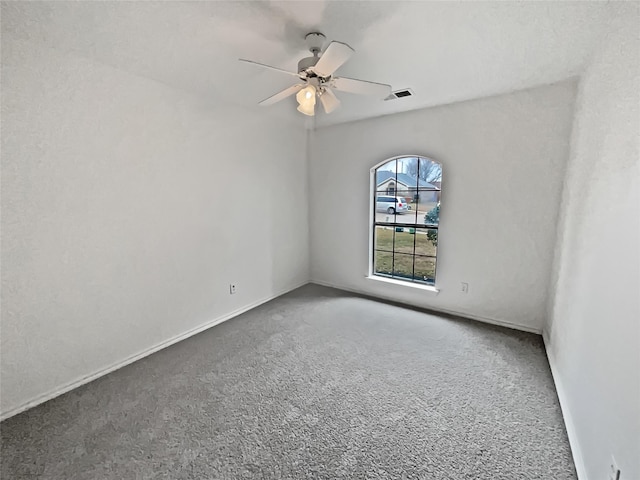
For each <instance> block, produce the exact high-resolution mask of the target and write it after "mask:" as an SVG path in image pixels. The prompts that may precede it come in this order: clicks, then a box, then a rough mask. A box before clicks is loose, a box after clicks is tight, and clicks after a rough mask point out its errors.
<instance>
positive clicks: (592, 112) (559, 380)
mask: <svg viewBox="0 0 640 480" xmlns="http://www.w3.org/2000/svg"><path fill="white" fill-rule="evenodd" d="M616 8H617V9H618V12H617V15H616V16H615V17H614V18H613V19H612V22H611V26H610V27H611V31H610V34H609V35H608V36H607V37H606V38H605V39H604V40H603V42H602V44H601V48H600V50H599V51H598V52H597V54H596V55H595V57H594V60H593V63H592V65H591V66H590V67H589V68H588V70H587V72H586V73H585V75H584V77H583V79H582V81H581V84H580V92H579V95H578V101H577V114H576V119H575V127H574V136H573V142H572V152H571V160H570V163H569V170H568V175H567V184H566V187H565V194H564V196H563V212H564V214H563V218H562V221H561V224H560V225H561V226H560V230H559V231H560V233H561V235H560V237H559V246H558V257H557V262H556V268H555V279H556V282H555V285H554V286H555V288H554V291H556V292H557V293H556V295H555V297H554V298H553V299H552V302H551V307H552V308H551V312H552V315H551V319H552V322H551V323H550V325H549V326H547V327H546V332H545V333H546V335H545V336H546V338H547V347H548V350H549V353H550V358H549V360H550V362H551V365H552V367H553V368H554V376H555V379H556V384H557V385H558V393H559V394H560V399H561V400H562V401H563V405H562V406H563V410H564V413H565V418H566V421H567V426H568V428H569V433H570V434H572V435H573V445H572V446H573V449H574V454H576V457H577V458H576V460H577V461H576V464H577V466H578V470H579V473H582V474H583V475H582V476H581V477H580V478H581V480H598V479H601V478H607V475H608V468H609V463H610V460H611V455H612V454H613V455H614V456H615V458H616V460H617V462H618V464H619V467H620V468H621V471H622V476H621V479H636V478H640V373H639V372H640V350H638V345H639V344H640V193H639V191H640V181H639V177H640V140H639V136H640V56H639V52H640V41H639V38H638V37H639V35H638V25H640V7H639V6H638V4H635V5H632V4H627V5H621V4H618V5H617V7H616Z"/></svg>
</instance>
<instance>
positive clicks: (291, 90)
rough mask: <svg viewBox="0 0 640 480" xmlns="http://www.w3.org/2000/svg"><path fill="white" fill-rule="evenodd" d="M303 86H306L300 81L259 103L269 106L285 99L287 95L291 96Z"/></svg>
mask: <svg viewBox="0 0 640 480" xmlns="http://www.w3.org/2000/svg"><path fill="white" fill-rule="evenodd" d="M302 87H304V85H302V84H301V83H299V84H297V85H292V86H291V87H289V88H285V89H284V90H282V91H281V92H279V93H276V94H275V95H272V96H270V97H269V98H265V99H264V100H262V101H261V102H260V103H259V104H258V105H262V106H263V107H267V106H269V105H273V104H274V103H276V102H279V101H280V100H283V99H285V98H287V97H290V96H291V95H293V94H295V93H296V92H297V91H298V90H300V89H301V88H302Z"/></svg>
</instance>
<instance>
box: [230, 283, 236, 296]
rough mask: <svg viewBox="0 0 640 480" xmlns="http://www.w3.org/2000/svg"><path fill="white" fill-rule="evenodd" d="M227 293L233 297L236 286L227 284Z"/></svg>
mask: <svg viewBox="0 0 640 480" xmlns="http://www.w3.org/2000/svg"><path fill="white" fill-rule="evenodd" d="M229 293H230V294H231V295H233V294H234V293H236V284H235V283H230V284H229Z"/></svg>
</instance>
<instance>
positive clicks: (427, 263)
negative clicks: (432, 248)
mask: <svg viewBox="0 0 640 480" xmlns="http://www.w3.org/2000/svg"><path fill="white" fill-rule="evenodd" d="M415 258H416V265H415V273H414V278H415V280H416V281H418V282H424V283H428V284H431V285H432V284H434V283H435V281H436V259H435V258H433V257H421V256H419V255H416V257H415Z"/></svg>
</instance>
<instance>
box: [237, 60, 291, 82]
mask: <svg viewBox="0 0 640 480" xmlns="http://www.w3.org/2000/svg"><path fill="white" fill-rule="evenodd" d="M238 60H239V61H241V62H245V63H250V64H252V65H257V66H259V67H263V68H268V69H269V70H275V71H276V72H281V73H286V74H288V75H293V76H294V77H300V75H298V74H297V73H295V72H290V71H288V70H283V69H282V68H278V67H272V66H271V65H265V64H264V63H258V62H254V61H253V60H245V59H244V58H239V59H238Z"/></svg>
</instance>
